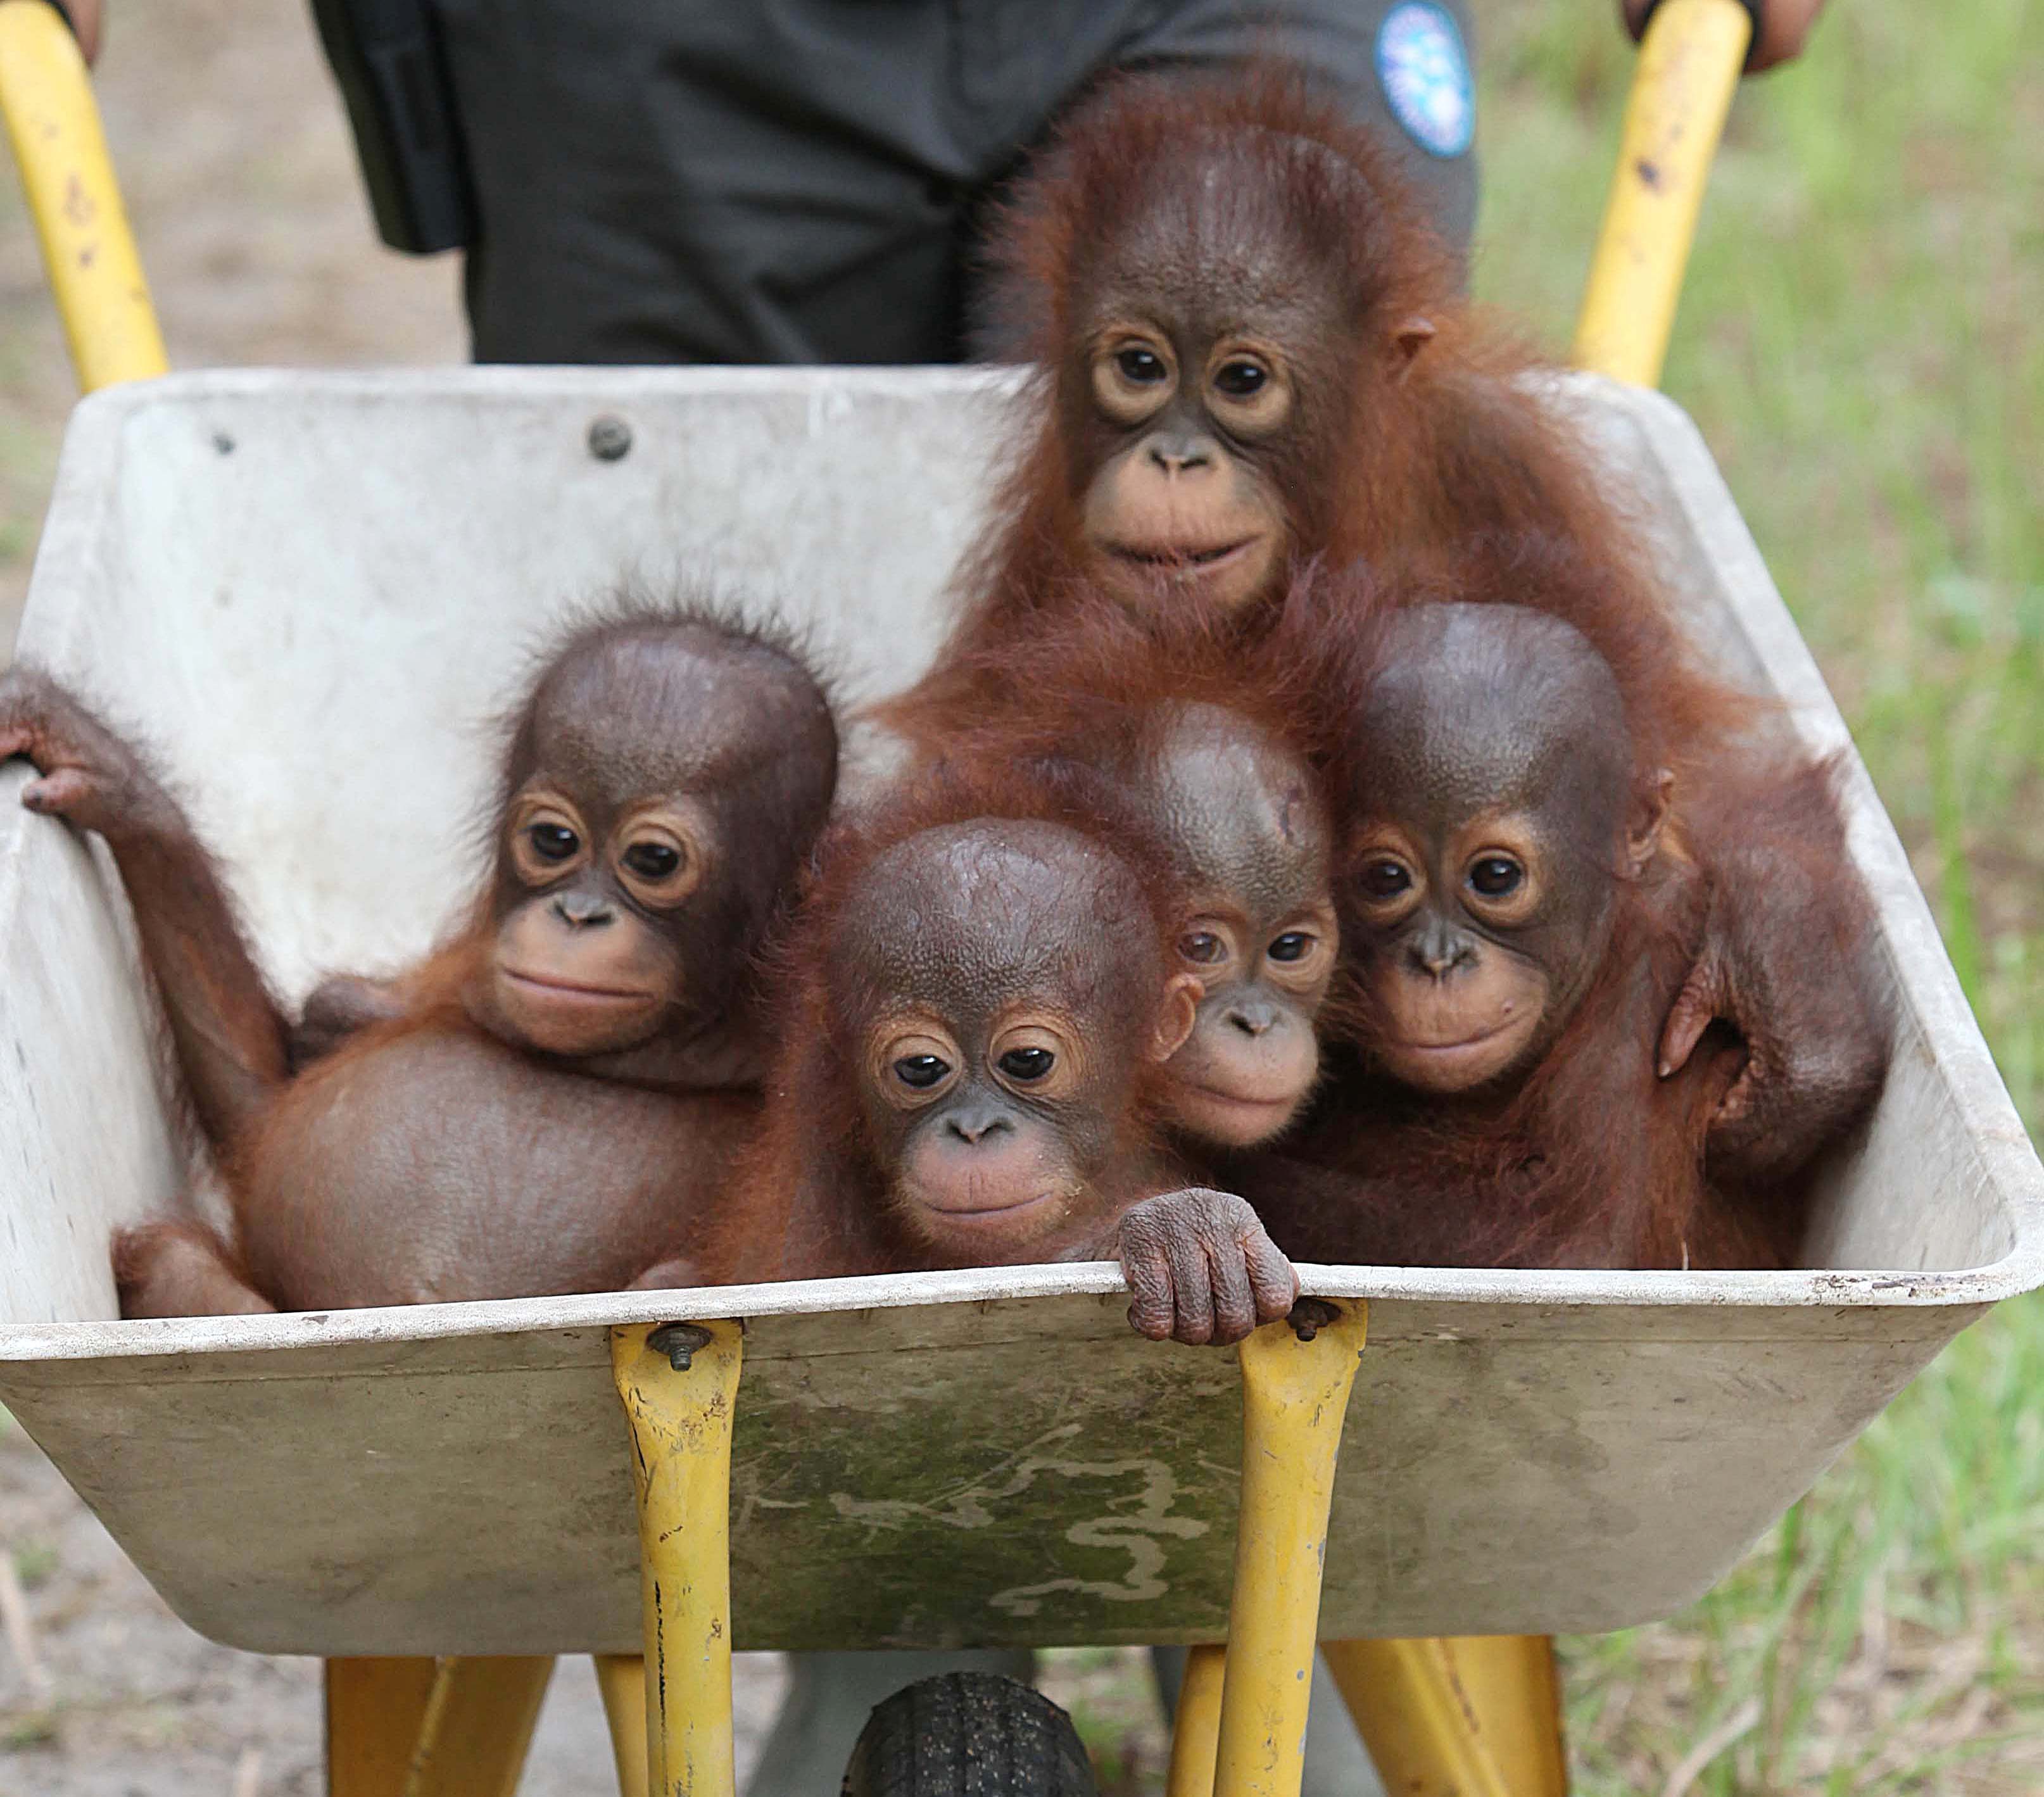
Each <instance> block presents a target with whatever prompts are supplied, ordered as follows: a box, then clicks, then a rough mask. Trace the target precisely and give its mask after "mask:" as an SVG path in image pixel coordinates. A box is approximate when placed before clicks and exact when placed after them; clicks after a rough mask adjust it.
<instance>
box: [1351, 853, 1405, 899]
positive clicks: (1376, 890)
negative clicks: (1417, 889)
mask: <svg viewBox="0 0 2044 1797" xmlns="http://www.w3.org/2000/svg"><path fill="white" fill-rule="evenodd" d="M1362 889H1363V890H1364V891H1365V892H1366V893H1369V894H1370V897H1372V898H1380V899H1389V898H1396V897H1398V895H1399V894H1400V893H1404V892H1410V891H1411V890H1412V870H1411V869H1410V868H1408V867H1407V866H1406V865H1405V864H1404V862H1402V861H1373V862H1370V865H1369V866H1367V867H1366V868H1364V869H1363V870H1362Z"/></svg>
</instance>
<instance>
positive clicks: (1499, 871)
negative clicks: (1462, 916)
mask: <svg viewBox="0 0 2044 1797" xmlns="http://www.w3.org/2000/svg"><path fill="white" fill-rule="evenodd" d="M1525 877H1526V870H1525V869H1524V868H1523V867H1521V866H1520V865H1519V863H1518V862H1516V861H1514V860H1513V859H1512V858H1511V856H1509V855H1504V854H1487V855H1485V856H1484V857H1483V858H1482V859H1481V860H1480V861H1478V862H1477V863H1476V864H1475V866H1473V867H1471V868H1470V870H1469V883H1470V885H1472V886H1473V887H1474V888H1475V889H1476V890H1477V892H1479V893H1481V894H1482V895H1483V896H1484V897H1485V898H1503V897H1504V896H1505V895H1506V894H1507V893H1512V892H1516V891H1517V890H1518V889H1519V882H1520V881H1522V880H1523V879H1524V878H1525Z"/></svg>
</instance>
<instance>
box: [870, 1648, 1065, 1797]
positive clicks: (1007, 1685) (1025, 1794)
mask: <svg viewBox="0 0 2044 1797" xmlns="http://www.w3.org/2000/svg"><path fill="white" fill-rule="evenodd" d="M1098 1789H1099V1787H1097V1785H1095V1784H1094V1783H1093V1768H1092V1766H1091V1765H1090V1764H1089V1763H1088V1761H1087V1760H1086V1752H1085V1748H1084V1747H1082V1745H1080V1744H1079V1736H1078V1730H1077V1729H1075V1728H1074V1727H1073V1726H1072V1719H1071V1718H1070V1716H1068V1715H1066V1714H1065V1712H1064V1711H1062V1710H1060V1709H1059V1708H1058V1707H1057V1705H1056V1704H1055V1703H1052V1702H1051V1700H1050V1699H1048V1698H1047V1697H1046V1696H1044V1695H1043V1694H1042V1693H1041V1692H1039V1691H1032V1690H1031V1689H1030V1688H1029V1687H1028V1686H1027V1685H1026V1684H1018V1683H1017V1682H1016V1680H1013V1679H1005V1678H1002V1677H1001V1676H999V1675H998V1674H997V1673H994V1672H945V1673H942V1674H940V1675H939V1676H937V1677H936V1678H930V1679H919V1680H916V1683H915V1684H912V1685H909V1686H908V1687H906V1688H905V1689H903V1690H901V1691H896V1692H895V1693H894V1695H893V1696H892V1697H890V1698H889V1699H887V1701H886V1703H882V1704H879V1705H878V1706H877V1707H875V1708H874V1712H873V1714H872V1715H871V1716H870V1717H869V1718H867V1719H866V1728H865V1731H864V1732H863V1734H861V1735H860V1736H859V1742H858V1745H856V1746H855V1747H854V1748H853V1749H852V1750H851V1764H849V1765H847V1767H846V1768H845V1772H844V1786H843V1797H1097V1793H1098Z"/></svg>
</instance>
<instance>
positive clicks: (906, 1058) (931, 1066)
mask: <svg viewBox="0 0 2044 1797" xmlns="http://www.w3.org/2000/svg"><path fill="white" fill-rule="evenodd" d="M950 1071H951V1063H950V1062H948V1061H947V1060H945V1059H944V1058H943V1057H942V1056H941V1055H937V1054H905V1055H903V1056H902V1057H901V1059H900V1060H898V1061H897V1062H895V1063H894V1077H895V1078H897V1080H899V1081H901V1083H902V1085H909V1086H913V1087H914V1088H915V1089H916V1091H918V1092H927V1091H928V1089H930V1088H931V1087H932V1086H933V1085H936V1083H937V1082H938V1081H939V1080H941V1079H942V1078H943V1077H944V1075H945V1074H947V1073H949V1072H950Z"/></svg>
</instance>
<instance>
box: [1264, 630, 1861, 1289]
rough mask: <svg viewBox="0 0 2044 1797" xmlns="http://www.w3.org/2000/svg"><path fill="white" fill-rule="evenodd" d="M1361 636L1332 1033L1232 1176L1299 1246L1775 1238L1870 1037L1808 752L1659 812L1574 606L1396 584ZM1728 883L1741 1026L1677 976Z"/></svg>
mask: <svg viewBox="0 0 2044 1797" xmlns="http://www.w3.org/2000/svg"><path fill="white" fill-rule="evenodd" d="M1381 655H1382V659H1381V663H1380V664H1379V665H1378V666H1376V667H1375V669H1374V670H1369V671H1366V672H1365V673H1363V674H1362V677H1361V678H1359V679H1358V683H1357V685H1356V687H1355V689H1354V704H1353V705H1352V707H1351V708H1350V718H1351V720H1352V722H1351V726H1350V728H1351V730H1352V731H1353V735H1354V741H1353V743H1351V745H1350V750H1349V752H1348V754H1347V757H1346V766H1347V770H1348V774H1349V779H1350V785H1349V787H1348V789H1347V792H1346V793H1343V795H1342V796H1341V797H1340V799H1339V801H1338V809H1339V815H1340V816H1341V817H1342V819H1343V831H1344V835H1343V840H1342V842H1341V843H1340V846H1339V851H1338V866H1339V873H1338V877H1337V890H1338V893H1339V897H1340V902H1341V905H1342V909H1343V940H1344V943H1345V944H1346V945H1347V954H1348V957H1349V966H1350V970H1351V972H1352V981H1353V985H1354V1006H1353V1010H1354V1021H1353V1023H1352V1026H1351V1027H1350V1029H1349V1030H1348V1031H1347V1032H1345V1033H1346V1035H1347V1038H1348V1041H1349V1045H1350V1046H1349V1052H1348V1053H1347V1054H1345V1055H1343V1057H1341V1058H1340V1066H1339V1072H1338V1073H1337V1074H1336V1076H1335V1080H1334V1081H1333V1085H1332V1089H1331V1092H1330V1094H1329V1096H1328V1099H1327V1102H1326V1103H1325V1104H1324V1106H1323V1107H1322V1108H1321V1110H1320V1113H1319V1115H1317V1116H1316V1119H1314V1121H1313V1123H1312V1124H1311V1125H1309V1126H1308V1128H1307V1130H1306V1131H1305V1132H1304V1135H1302V1136H1301V1138H1299V1139H1298V1140H1297V1141H1296V1142H1289V1143H1287V1144H1285V1146H1283V1147H1281V1149H1279V1150H1277V1152H1276V1154H1271V1155H1265V1156H1261V1157H1251V1158H1245V1159H1244V1161H1243V1162H1242V1163H1241V1165H1239V1167H1238V1168H1236V1169H1233V1171H1234V1173H1235V1174H1236V1175H1237V1176H1239V1178H1238V1184H1239V1188H1240V1189H1241V1190H1243V1192H1245V1193H1246V1194H1247V1196H1250V1197H1251V1200H1252V1201H1253V1202H1254V1204H1256V1205H1257V1207H1258V1211H1259V1212H1260V1214H1262V1215H1263V1216H1264V1218H1265V1220H1266V1223H1268V1224H1269V1225H1270V1229H1271V1232H1272V1234H1273V1235H1274V1237H1275V1238H1277V1242H1279V1244H1280V1245H1281V1246H1283V1247H1284V1248H1285V1250H1286V1251H1287V1252H1288V1253H1290V1254H1296V1255H1298V1256H1300V1257H1301V1258H1306V1259H1312V1260H1319V1259H1337V1260H1345V1261H1353V1260H1362V1261H1393V1262H1400V1261H1404V1262H1419V1263H1424V1264H1442V1265H1545V1266H1582V1267H1593V1266H1612V1267H1619V1266H1623V1267H1681V1266H1697V1265H1704V1266H1716V1267H1733V1266H1768V1265H1783V1264H1786V1263H1787V1262H1788V1261H1790V1260H1792V1258H1793V1256H1794V1254H1795V1253H1796V1248H1797V1245H1798V1243H1799V1242H1800V1239H1801V1236H1802V1234H1803V1230H1804V1222H1805V1215H1804V1209H1805V1204H1806V1202H1807V1197H1808V1190H1807V1174H1808V1169H1809V1166H1810V1163H1811V1162H1812V1159H1813V1158H1815V1156H1816V1155H1817V1154H1819V1152H1820V1151H1821V1150H1823V1148H1825V1147H1826V1146H1829V1145H1830V1144H1831V1142H1835V1140H1836V1139H1837V1138H1838V1137H1839V1136H1840V1135H1842V1134H1843V1133H1844V1132H1845V1131H1847V1130H1848V1129H1849V1128H1850V1127H1852V1126H1853V1125H1854V1123H1857V1122H1858V1120H1859V1119H1861V1117H1862V1116H1863V1115H1865V1112H1867V1110H1868V1109H1869V1108H1870V1107H1871V1105H1872V1104H1873V1100H1874V1099H1875V1098H1876V1097H1877V1096H1878V1094H1879V1092H1880V1089H1881V1081H1882V1077H1883V1075H1884V1073H1885V1069H1886V1067H1887V1063H1888V1041H1889V1035H1890V1023H1889V1017H1888V1009H1887V1007H1886V1004H1885V1000H1884V999H1883V997H1882V996H1881V993H1880V991H1879V987H1878V981H1877V978H1876V977H1875V975H1874V973H1873V970H1872V968H1871V966H1869V955H1868V949H1869V943H1868V940H1867V935H1866V932H1867V927H1868V923H1869V912H1868V905H1867V901H1866V900H1865V896H1864V894H1863V893H1861V891H1860V889H1858V887H1857V886H1856V885H1854V883H1853V875H1852V873H1851V869H1850V862H1849V860H1848V858H1846V854H1845V850H1844V834H1843V831H1842V827H1841V825H1840V824H1839V820H1838V812H1837V808H1836V806H1835V801H1834V799H1833V796H1832V793H1831V769H1830V768H1829V766H1827V764H1824V763H1821V762H1817V763H1812V762H1800V763H1798V762H1784V761H1781V760H1778V759H1777V758H1773V757H1771V756H1769V755H1765V754H1762V753H1759V752H1757V751H1756V752H1754V753H1751V754H1750V755H1748V756H1747V757H1746V758H1742V759H1739V760H1737V761H1735V762H1730V763H1728V764H1727V765H1726V766H1723V767H1721V768H1720V769H1719V771H1718V777H1717V780H1716V782H1715V787H1714V789H1713V790H1712V793H1710V794H1709V795H1708V796H1707V797H1705V798H1704V801H1702V802H1701V803H1700V804H1696V805H1694V806H1692V807H1689V808H1684V809H1683V810H1682V811H1681V813H1680V816H1681V822H1680V823H1679V824H1677V823H1676V822H1675V821H1674V820H1673V818H1672V817H1671V815H1670V812H1669V804H1668V801H1669V785H1668V781H1667V778H1666V774H1665V771H1664V770H1660V769H1658V768H1656V767H1655V766H1654V765H1653V764H1652V762H1650V760H1644V759H1642V758H1641V757H1640V756H1639V754H1638V752H1637V748H1636V745H1635V740H1634V738H1633V735H1632V733H1631V731H1630V729H1629V728H1628V719H1627V712H1626V708H1625V705H1624V703H1623V697H1622V696H1621V694H1620V693H1619V688H1618V685H1617V682H1616V680H1615V679H1614V678H1612V674H1611V670H1609V668H1608V666H1606V665H1605V664H1604V661H1603V660H1602V659H1601V658H1600V656H1598V655H1597V654H1596V651H1595V650H1594V649H1593V648H1592V647H1591V646H1590V644H1589V642H1588V641H1587V639H1585V638H1584V637H1583V636H1582V635H1581V633H1579V632H1577V631H1576V630H1574V629H1573V628H1572V627H1570V626H1569V625H1568V624H1564V623H1562V621H1560V620H1558V619H1556V618H1554V617H1551V616H1545V615H1543V614H1541V613H1539V612H1530V611H1527V610H1525V609H1522V608H1520V607H1516V606H1508V605H1481V606H1480V605H1427V606H1419V607H1415V608H1413V609H1410V610H1408V611H1406V612H1403V613H1401V614H1400V615H1399V616H1397V618H1396V619H1394V620H1393V622H1392V624H1391V625H1390V627H1389V630H1388V632H1387V635H1386V640H1385V643H1384V644H1383V646H1382V651H1381ZM1727 885H1730V886H1731V887H1733V888H1734V889H1735V890H1736V891H1737V892H1738V894H1739V897H1740V900H1741V904H1740V905H1739V908H1738V910H1737V912H1736V915H1737V916H1739V918H1740V919H1742V925H1743V927H1750V928H1751V929H1752V930H1755V931H1759V932H1760V933H1762V935H1765V937H1766V938H1767V941H1766V942H1765V945H1764V952H1762V953H1760V954H1757V955H1756V956H1755V957H1754V962H1753V964H1754V965H1756V966H1762V967H1764V968H1765V969H1767V970H1770V972H1771V973H1773V974H1774V975H1775V976H1777V977H1776V978H1775V980H1774V981H1773V984H1772V985H1771V986H1770V987H1769V989H1768V990H1766V991H1765V993H1762V995H1761V996H1762V999H1763V1000H1764V1002H1763V1003H1762V1004H1761V1005H1760V1006H1759V1008H1758V1012H1757V1016H1758V1019H1759V1021H1758V1023H1755V1024H1754V1025H1753V1026H1752V1027H1750V1028H1749V1029H1748V1031H1746V1034H1745V1035H1744V1036H1743V1039H1741V1038H1740V1037H1739V1036H1736V1035H1734V1034H1733V1033H1732V1032H1731V1031H1729V1030H1727V1028H1725V1027H1724V1026H1723V1024H1721V1023H1719V1024H1716V1025H1712V1024H1711V1023H1710V1016H1709V1012H1708V1004H1707V1002H1704V1001H1697V1002H1696V1003H1690V1002H1689V1001H1687V1000H1685V998H1684V996H1683V995H1684V994H1685V992H1686V991H1687V990H1688V989H1689V986H1690V985H1691V983H1692V981H1694V980H1695V978H1696V974H1695V973H1694V972H1693V971H1692V970H1695V969H1696V968H1698V967H1699V966H1708V965H1709V964H1710V962H1711V959H1712V954H1713V953H1714V952H1715V950H1713V948H1712V943H1713V940H1714V938H1715V933H1716V931H1718V930H1719V929H1720V928H1721V927H1722V926H1721V925H1720V924H1719V923H1715V922H1714V916H1715V913H1716V911H1717V905H1716V893H1717V891H1718V890H1719V889H1721V888H1723V887H1724V886H1727ZM1755 885H1758V889H1759V890H1758V893H1755V892H1754V886H1755ZM1742 946H1743V945H1742ZM1671 1012H1673V1014H1674V1016H1675V1017H1676V1019H1677V1023H1676V1024H1675V1025H1673V1026H1670V1033H1679V1034H1681V1035H1682V1036H1683V1038H1684V1039H1683V1040H1682V1041H1681V1042H1680V1043H1679V1044H1677V1045H1675V1046H1673V1048H1672V1049H1671V1047H1670V1046H1669V1044H1668V1042H1667V1041H1666V1039H1665V1038H1664V1023H1666V1020H1667V1019H1669V1017H1670V1014H1671ZM1664 1069H1668V1070H1667V1071H1664Z"/></svg>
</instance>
